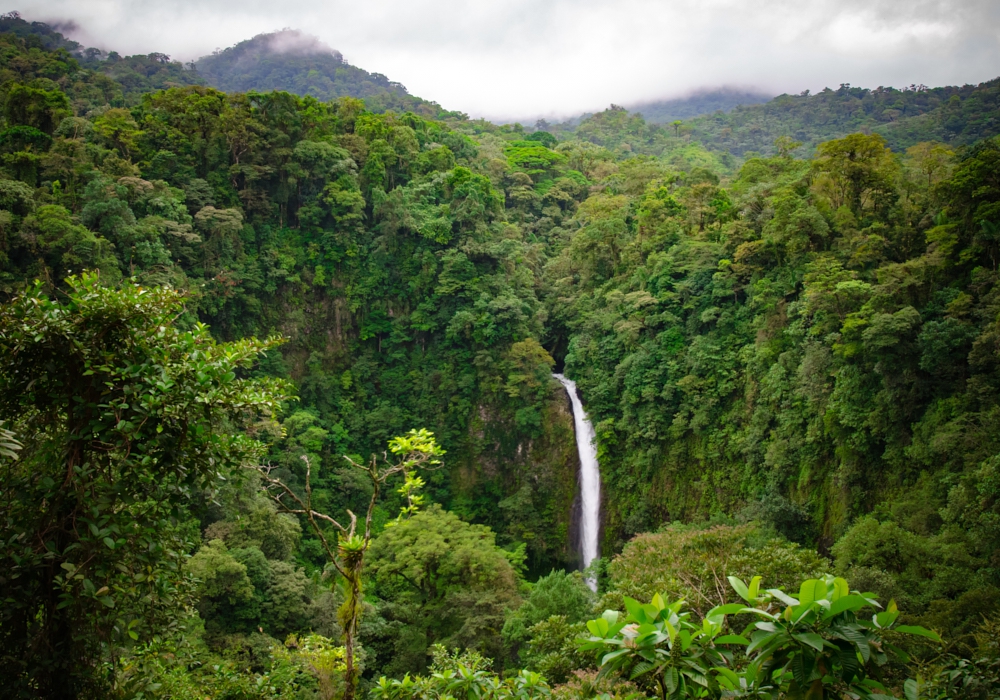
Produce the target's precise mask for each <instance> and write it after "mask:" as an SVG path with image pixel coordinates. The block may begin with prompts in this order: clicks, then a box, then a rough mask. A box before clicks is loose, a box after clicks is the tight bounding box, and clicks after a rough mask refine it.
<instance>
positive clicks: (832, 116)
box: [546, 78, 1000, 163]
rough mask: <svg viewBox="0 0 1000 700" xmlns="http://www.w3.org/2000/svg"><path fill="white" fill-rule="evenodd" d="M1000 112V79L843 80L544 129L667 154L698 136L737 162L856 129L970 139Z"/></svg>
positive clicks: (904, 142) (909, 140)
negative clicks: (684, 113) (665, 119)
mask: <svg viewBox="0 0 1000 700" xmlns="http://www.w3.org/2000/svg"><path fill="white" fill-rule="evenodd" d="M614 111H621V112H623V114H622V115H620V116H617V117H615V118H614V119H612V120H611V121H610V122H609V123H608V126H604V125H603V122H608V114H609V112H614ZM998 114H1000V78H997V79H995V80H991V81H988V82H985V83H980V84H979V85H964V86H961V87H938V88H928V87H926V86H924V85H914V86H910V87H909V88H905V89H902V90H898V89H895V88H891V87H890V88H885V87H879V88H876V89H874V90H870V89H867V88H857V87H851V86H850V85H846V84H845V85H841V86H840V88H838V89H837V90H831V89H829V88H827V89H825V90H823V91H821V92H818V93H816V94H814V95H810V94H809V91H806V92H804V93H802V94H801V95H780V96H778V97H775V98H774V99H772V100H770V101H767V102H762V103H760V104H749V103H746V104H740V105H736V106H733V107H732V108H731V109H729V110H728V111H722V110H719V111H715V112H714V113H711V114H702V115H701V116H695V117H693V118H690V119H680V118H678V119H677V120H672V122H671V123H669V124H663V123H656V122H657V121H659V120H657V119H655V118H654V119H649V118H644V116H645V114H644V110H643V109H642V108H641V107H640V108H635V111H634V112H631V113H630V112H629V111H628V110H625V109H623V108H615V109H614V110H609V111H608V112H604V113H599V114H595V115H591V116H589V117H587V118H585V119H583V120H582V122H572V123H566V124H554V125H552V126H551V127H548V126H547V127H546V128H547V129H548V130H549V131H551V132H552V133H554V134H556V135H557V136H558V135H560V134H566V135H567V136H570V135H572V136H576V137H577V138H583V139H586V140H589V141H592V142H593V143H597V144H600V145H604V146H609V147H620V146H621V144H622V143H627V144H628V146H629V148H631V149H633V150H636V151H639V152H643V153H656V154H661V153H668V152H672V151H676V150H677V149H678V148H679V147H680V146H681V145H683V144H685V143H697V144H699V145H701V146H702V147H703V148H705V149H708V150H709V151H711V152H713V153H715V154H717V157H720V159H721V160H720V162H721V163H726V162H731V163H735V162H736V161H727V160H726V158H727V157H729V156H733V157H737V158H739V157H743V156H745V155H746V154H764V155H774V154H777V153H779V151H780V150H781V148H788V147H789V146H794V148H795V149H799V148H801V151H799V153H800V154H802V155H804V156H811V155H812V153H813V151H814V149H815V147H816V146H817V145H818V144H819V143H821V142H823V141H827V140H830V139H835V138H842V137H844V136H846V135H848V134H851V133H856V132H866V133H878V134H881V135H882V136H884V137H885V138H886V139H887V141H888V143H889V145H890V147H892V148H893V149H894V150H896V151H903V150H905V149H906V148H908V147H910V146H913V145H914V144H916V143H920V142H923V141H940V142H942V143H948V144H952V145H955V146H959V145H968V144H971V143H973V142H975V141H977V140H979V139H983V138H988V137H990V136H994V135H996V134H997V133H998V132H1000V116H998ZM626 115H627V116H626ZM626 122H627V125H626ZM779 139H781V140H782V141H781V143H782V144H784V145H782V146H781V147H780V148H779V146H778V145H776V144H778V143H779Z"/></svg>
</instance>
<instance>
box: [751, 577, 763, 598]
mask: <svg viewBox="0 0 1000 700" xmlns="http://www.w3.org/2000/svg"><path fill="white" fill-rule="evenodd" d="M763 580H764V579H763V577H761V576H754V577H753V578H752V579H750V591H749V593H750V598H751V599H752V600H757V596H758V595H760V582H761V581H763Z"/></svg>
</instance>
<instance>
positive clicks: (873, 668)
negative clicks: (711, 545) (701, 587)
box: [720, 575, 941, 698]
mask: <svg viewBox="0 0 1000 700" xmlns="http://www.w3.org/2000/svg"><path fill="white" fill-rule="evenodd" d="M760 581H761V579H760V577H754V578H753V579H752V580H751V582H750V585H749V586H748V585H747V584H745V583H743V582H742V581H740V580H739V579H737V578H735V577H732V578H731V579H730V583H732V586H733V588H734V589H735V590H736V592H737V593H739V595H740V597H741V598H743V599H744V600H746V601H747V602H748V603H750V604H751V605H752V606H754V607H752V608H744V609H743V610H741V611H739V612H752V614H754V615H757V616H758V617H761V618H763V620H762V621H761V622H757V623H753V624H752V626H749V627H748V628H747V631H749V630H750V629H752V628H753V627H756V631H754V632H753V633H752V634H751V635H750V642H749V644H748V646H747V649H746V653H747V655H748V658H749V663H748V665H747V667H746V671H745V672H744V677H743V678H742V679H737V678H735V677H734V676H732V675H729V674H725V673H723V674H721V676H722V678H720V682H721V683H722V684H723V685H724V687H727V688H731V689H739V688H741V687H747V688H750V687H754V686H756V687H757V688H758V689H760V690H763V691H766V690H771V691H772V693H771V694H772V695H778V694H779V693H780V694H784V695H785V696H787V697H810V698H813V697H814V698H839V697H843V695H844V694H845V693H849V694H852V695H857V696H859V697H877V696H879V695H884V694H885V692H886V691H885V687H884V686H883V685H882V684H881V683H880V682H879V680H878V678H879V675H880V674H879V671H878V669H879V667H881V666H884V665H885V664H886V662H887V661H888V660H889V658H890V657H895V658H897V659H900V660H903V661H906V660H908V657H907V654H906V653H905V652H904V651H903V650H902V649H900V648H899V647H897V646H895V645H894V644H892V643H891V641H894V639H895V638H894V637H892V636H891V635H888V634H886V633H887V632H896V633H902V634H910V635H918V636H921V637H926V638H928V639H931V640H933V641H937V642H940V641H941V640H940V638H939V637H938V635H937V634H936V633H934V632H932V631H930V630H927V629H925V628H923V627H918V626H912V625H898V624H896V623H897V621H898V618H899V615H900V613H899V611H898V610H897V609H896V604H895V602H893V601H890V602H889V605H888V607H887V608H886V609H885V610H884V611H882V612H878V608H881V607H882V606H880V605H879V604H878V603H877V602H876V601H875V600H874V599H873V598H871V597H870V594H864V593H858V592H857V591H851V590H850V589H849V588H848V584H847V581H845V580H844V579H842V578H834V577H833V576H829V575H827V576H825V577H824V578H822V579H810V580H807V581H803V582H802V584H801V586H800V587H799V595H798V598H794V597H792V596H790V595H788V594H786V593H784V592H782V591H781V590H780V589H776V588H772V589H768V590H767V591H761V590H760V588H759V586H760ZM862 610H865V611H866V612H865V613H864V614H863V613H862V612H861V611H862ZM867 610H874V611H875V612H874V614H872V616H871V619H870V620H869V619H867ZM730 612H735V611H730ZM744 634H746V632H744ZM723 678H725V679H727V680H728V681H729V682H728V683H726V681H725V680H723Z"/></svg>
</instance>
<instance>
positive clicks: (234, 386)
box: [0, 275, 287, 698]
mask: <svg viewBox="0 0 1000 700" xmlns="http://www.w3.org/2000/svg"><path fill="white" fill-rule="evenodd" d="M66 283H67V285H68V290H67V292H66V295H65V296H63V297H62V298H60V299H58V300H57V299H53V298H50V297H49V296H48V295H47V294H46V293H45V292H44V291H43V288H42V287H41V286H40V285H36V286H35V287H33V288H32V289H29V290H28V291H26V292H24V293H22V294H20V295H18V296H17V297H16V298H15V299H14V300H13V301H12V302H10V303H9V304H6V305H4V306H3V307H2V308H0V353H2V354H3V356H4V358H5V360H4V363H3V365H2V367H0V416H2V419H3V420H5V421H10V425H11V426H12V427H13V428H14V429H15V430H16V431H17V433H18V435H19V436H22V437H21V438H20V439H21V440H22V441H23V443H24V449H23V450H22V452H21V458H20V459H19V460H18V461H17V462H14V463H11V464H9V465H5V466H4V475H3V479H2V481H0V484H2V488H3V498H2V501H0V502H2V504H3V505H2V506H0V508H2V518H0V533H2V534H0V539H2V542H3V543H4V544H3V549H2V550H0V551H2V562H3V564H2V567H0V568H2V570H3V572H4V573H3V575H2V578H0V597H2V599H3V600H4V601H5V603H4V605H3V613H2V615H3V618H2V620H3V623H2V625H0V630H2V632H0V648H2V653H0V659H2V661H0V663H2V670H3V676H4V678H5V679H6V683H7V689H8V691H9V692H10V693H11V694H12V696H14V697H21V696H23V697H29V696H30V697H35V696H37V695H38V694H41V695H45V696H46V697H53V698H64V697H65V698H71V697H73V698H76V697H91V696H95V697H98V696H103V692H104V691H103V689H105V686H106V684H107V682H108V679H107V677H106V676H105V675H104V672H103V671H102V668H103V666H102V664H111V667H112V668H113V666H114V664H115V662H116V659H117V658H118V656H119V654H120V651H121V650H122V649H123V648H124V647H128V646H129V645H130V644H132V642H133V641H134V640H140V641H141V640H144V639H149V638H151V637H152V636H153V635H154V634H159V633H161V632H162V630H163V629H164V628H165V626H167V625H169V624H170V621H171V619H173V618H175V617H176V616H177V615H178V614H179V612H180V606H181V605H183V601H184V600H185V597H186V596H187V595H188V593H187V584H186V583H185V578H184V577H183V575H182V573H181V567H180V563H181V561H182V558H183V555H184V552H185V550H186V549H187V548H188V547H189V546H190V544H189V543H190V536H191V533H190V532H189V530H188V529H187V527H186V525H185V523H186V519H185V510H186V508H187V505H188V503H189V502H190V499H191V497H192V495H193V494H194V493H196V492H197V491H199V490H205V489H207V490H211V489H213V488H215V487H216V486H217V485H218V484H219V483H220V479H221V478H222V477H223V476H224V475H225V474H226V473H227V472H228V471H229V470H230V469H232V468H233V467H234V466H237V465H241V464H243V463H245V462H247V461H248V460H252V459H254V458H255V457H256V456H257V455H259V454H260V451H261V445H260V444H259V443H258V442H256V441H254V440H252V439H250V438H247V437H246V436H245V435H244V434H243V433H242V428H243V427H244V426H247V425H249V424H250V423H252V422H255V421H257V420H259V419H260V418H261V417H266V416H267V415H268V414H270V413H273V412H274V411H275V410H277V408H278V404H279V402H280V401H281V400H283V399H284V398H285V397H286V396H287V390H286V387H285V385H284V384H283V383H281V382H277V381H270V380H262V379H257V380H250V379H245V378H240V377H239V376H238V373H239V372H241V371H242V370H243V368H247V367H249V366H251V365H252V364H253V363H254V362H255V361H256V359H257V358H258V357H259V356H260V355H261V354H262V353H263V352H265V351H266V350H268V349H270V348H273V347H275V346H276V345H277V344H278V341H277V340H269V341H266V342H261V341H257V340H252V339H251V340H245V341H241V342H239V343H232V344H218V343H216V342H215V341H214V340H213V339H212V338H211V336H210V335H209V333H208V330H207V328H206V327H205V326H201V325H199V326H196V327H195V328H194V329H192V330H182V329H180V328H178V327H177V325H176V323H175V319H176V317H177V315H178V314H179V313H180V312H181V310H182V308H183V303H184V302H183V298H182V297H181V295H179V294H178V293H177V292H175V291H173V290H170V289H167V288H154V289H144V288H141V287H139V286H137V285H135V284H126V285H124V286H123V287H122V289H120V290H114V289H109V288H105V287H102V286H101V285H100V283H99V281H98V279H97V277H96V276H95V275H84V276H82V277H71V278H69V279H68V280H67V281H66Z"/></svg>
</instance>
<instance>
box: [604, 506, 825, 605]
mask: <svg viewBox="0 0 1000 700" xmlns="http://www.w3.org/2000/svg"><path fill="white" fill-rule="evenodd" d="M827 567H828V565H827V563H826V561H825V560H824V559H822V558H821V557H820V556H818V555H817V554H816V553H815V552H814V551H812V550H809V549H805V548H802V547H799V546H798V545H796V544H794V543H790V542H786V541H783V540H781V539H778V538H768V537H767V536H765V535H762V534H761V533H760V532H759V531H758V530H757V528H755V527H753V526H749V525H740V526H736V527H733V526H726V525H716V526H714V527H710V528H707V529H699V528H697V527H685V526H682V525H678V524H675V525H671V526H668V527H666V528H664V529H663V530H661V531H660V532H656V533H646V534H642V535H638V536H637V537H635V538H634V539H632V540H631V541H630V542H629V543H628V544H627V545H625V548H624V549H623V550H622V552H621V554H619V555H617V556H615V557H614V558H613V559H612V561H611V563H610V565H609V566H608V574H609V579H610V580H609V581H608V582H607V583H606V586H607V588H608V590H609V593H608V594H607V595H606V596H605V599H604V601H603V603H604V604H605V605H608V604H619V605H620V604H621V597H622V596H629V597H632V598H636V599H640V600H641V599H645V598H649V597H651V596H653V595H654V594H655V593H656V592H661V594H662V595H664V596H667V597H668V598H669V599H671V600H676V599H683V600H685V601H689V602H688V603H687V605H688V606H690V607H691V609H692V610H693V611H694V612H695V613H696V614H698V615H704V614H706V613H707V611H708V610H709V609H711V608H714V607H716V606H719V605H724V604H726V603H728V602H731V600H732V594H731V591H730V590H729V588H730V587H729V585H728V584H727V581H726V576H739V577H747V578H749V577H750V576H751V575H752V574H753V573H754V572H755V571H756V572H761V575H763V576H765V577H766V579H767V580H768V581H773V582H774V583H775V585H776V586H792V585H794V584H795V583H796V582H798V581H801V580H802V579H803V578H808V577H811V576H817V575H819V574H822V573H825V572H826V570H827Z"/></svg>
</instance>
